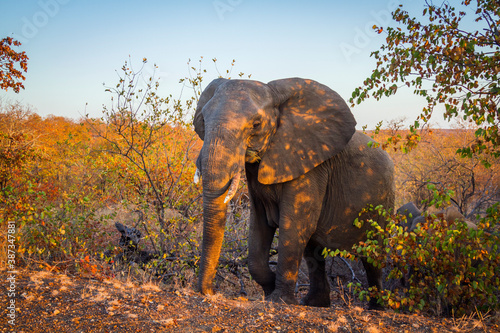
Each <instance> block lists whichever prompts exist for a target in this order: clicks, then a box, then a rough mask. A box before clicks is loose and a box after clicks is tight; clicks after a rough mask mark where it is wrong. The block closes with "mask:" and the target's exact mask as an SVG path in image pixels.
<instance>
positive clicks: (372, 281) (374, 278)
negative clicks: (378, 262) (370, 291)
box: [361, 258, 382, 310]
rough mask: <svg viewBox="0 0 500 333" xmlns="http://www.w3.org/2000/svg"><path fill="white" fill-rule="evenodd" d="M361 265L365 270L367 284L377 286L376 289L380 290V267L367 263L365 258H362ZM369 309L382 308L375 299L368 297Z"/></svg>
mask: <svg viewBox="0 0 500 333" xmlns="http://www.w3.org/2000/svg"><path fill="white" fill-rule="evenodd" d="M361 261H362V262H363V267H364V268H365V270H366V277H367V279H368V286H370V287H377V289H378V290H382V269H380V268H377V267H375V266H373V265H372V264H370V263H368V261H367V260H366V258H362V259H361ZM368 306H369V308H370V309H375V310H377V309H382V306H381V305H380V304H378V303H377V299H374V298H372V299H370V302H369V304H368Z"/></svg>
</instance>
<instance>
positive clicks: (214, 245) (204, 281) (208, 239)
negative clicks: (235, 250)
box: [198, 195, 227, 295]
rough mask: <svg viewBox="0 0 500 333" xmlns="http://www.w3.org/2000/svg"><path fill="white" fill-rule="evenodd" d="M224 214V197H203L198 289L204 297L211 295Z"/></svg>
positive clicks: (221, 237)
mask: <svg viewBox="0 0 500 333" xmlns="http://www.w3.org/2000/svg"><path fill="white" fill-rule="evenodd" d="M226 212H227V204H225V203H224V197H218V198H212V199H206V196H205V195H204V196H203V219H204V222H203V241H202V247H201V249H202V250H201V262H200V272H199V276H198V289H199V290H200V292H201V293H202V294H205V295H206V294H212V293H213V289H212V283H213V280H214V278H215V273H216V270H217V264H218V263H219V256H220V251H221V248H222V240H223V239H224V225H225V221H226Z"/></svg>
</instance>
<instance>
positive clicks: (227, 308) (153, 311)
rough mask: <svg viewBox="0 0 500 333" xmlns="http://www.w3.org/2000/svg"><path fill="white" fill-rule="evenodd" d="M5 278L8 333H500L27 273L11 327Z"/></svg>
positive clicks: (480, 324) (21, 276)
mask: <svg viewBox="0 0 500 333" xmlns="http://www.w3.org/2000/svg"><path fill="white" fill-rule="evenodd" d="M0 278H1V281H2V284H1V295H2V297H1V298H0V299H1V302H0V304H2V305H1V310H0V312H1V316H0V329H1V331H2V332H11V331H15V332H26V333H28V332H30V333H31V332H61V333H62V332H500V329H499V325H500V318H499V317H498V316H487V317H486V318H477V316H474V317H467V318H466V317H463V318H459V319H457V318H430V317H424V316H418V315H405V314H397V313H394V312H393V311H390V310H386V311H369V310H367V309H366V308H365V307H363V305H362V304H361V305H354V304H351V305H349V304H345V303H344V302H342V300H335V299H334V305H333V306H332V307H330V308H326V309H319V308H310V307H304V306H288V305H279V304H272V303H269V302H265V301H262V300H261V299H248V298H242V297H233V296H231V295H225V294H217V295H215V296H211V297H203V296H201V295H200V294H198V293H196V292H194V291H193V290H192V289H190V288H186V289H180V290H177V291H165V290H162V289H161V288H160V287H158V286H157V285H155V284H152V283H148V284H142V285H136V284H133V283H131V282H126V281H120V280H119V279H117V278H114V279H109V280H106V279H103V280H95V279H89V278H84V277H79V276H69V275H66V274H63V273H53V272H48V271H28V270H23V271H20V272H18V274H17V276H16V281H15V292H16V297H15V301H16V313H15V315H16V316H15V325H11V324H10V323H9V322H8V321H9V320H10V318H9V316H8V311H9V310H8V304H9V303H8V302H10V299H11V298H9V297H7V295H8V288H9V285H10V284H9V283H7V282H6V281H7V278H8V274H7V272H6V271H1V272H0ZM343 303H344V304H343ZM11 323H12V322H11Z"/></svg>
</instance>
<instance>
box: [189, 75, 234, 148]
mask: <svg viewBox="0 0 500 333" xmlns="http://www.w3.org/2000/svg"><path fill="white" fill-rule="evenodd" d="M225 81H227V79H223V78H219V79H215V80H213V81H212V82H210V84H209V85H208V86H207V87H206V88H205V90H203V92H202V93H201V96H200V99H199V100H198V105H197V106H196V112H195V114H194V118H193V124H194V130H195V132H196V134H198V136H199V137H200V139H202V140H204V139H205V120H204V118H203V114H202V112H201V111H202V110H203V107H204V106H205V104H207V103H208V101H210V100H211V99H212V97H213V96H214V94H215V90H217V88H218V87H219V86H220V85H221V84H222V83H224V82H225Z"/></svg>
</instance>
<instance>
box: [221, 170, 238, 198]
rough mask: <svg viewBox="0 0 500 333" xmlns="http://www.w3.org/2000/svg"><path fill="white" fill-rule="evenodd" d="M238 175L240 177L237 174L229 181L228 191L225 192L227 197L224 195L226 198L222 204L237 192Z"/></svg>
mask: <svg viewBox="0 0 500 333" xmlns="http://www.w3.org/2000/svg"><path fill="white" fill-rule="evenodd" d="M240 175H241V173H240V172H238V173H237V174H236V176H234V177H233V179H232V180H231V186H229V191H227V195H226V198H225V199H224V203H227V202H228V201H229V200H231V199H232V198H233V197H234V195H235V194H236V191H237V190H238V185H239V184H240Z"/></svg>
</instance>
